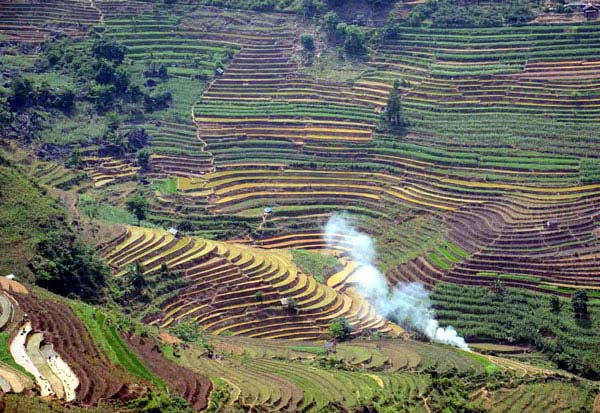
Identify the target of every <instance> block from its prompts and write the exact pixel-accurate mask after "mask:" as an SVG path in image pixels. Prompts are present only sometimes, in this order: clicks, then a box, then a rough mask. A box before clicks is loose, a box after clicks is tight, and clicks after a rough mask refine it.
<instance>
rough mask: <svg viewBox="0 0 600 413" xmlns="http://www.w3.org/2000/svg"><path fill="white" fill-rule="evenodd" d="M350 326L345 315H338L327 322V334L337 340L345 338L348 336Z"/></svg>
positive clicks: (350, 329) (350, 331)
mask: <svg viewBox="0 0 600 413" xmlns="http://www.w3.org/2000/svg"><path fill="white" fill-rule="evenodd" d="M351 333H352V326H351V325H350V322H349V321H348V320H347V319H346V317H339V318H336V319H334V320H332V321H331V322H330V323H329V334H330V335H331V337H333V338H336V339H338V340H345V339H347V338H348V337H350V334H351Z"/></svg>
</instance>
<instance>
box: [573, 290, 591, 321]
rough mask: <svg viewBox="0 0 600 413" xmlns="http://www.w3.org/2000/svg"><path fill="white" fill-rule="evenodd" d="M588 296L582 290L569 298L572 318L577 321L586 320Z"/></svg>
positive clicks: (587, 316)
mask: <svg viewBox="0 0 600 413" xmlns="http://www.w3.org/2000/svg"><path fill="white" fill-rule="evenodd" d="M587 303H588V296H587V293H586V292H585V291H584V290H577V291H575V292H574V293H573V295H572V296H571V305H572V306H573V316H574V317H575V318H576V319H577V320H587V319H588V318H589V313H588V306H587Z"/></svg>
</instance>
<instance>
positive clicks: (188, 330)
mask: <svg viewBox="0 0 600 413" xmlns="http://www.w3.org/2000/svg"><path fill="white" fill-rule="evenodd" d="M201 331H202V329H201V327H200V325H199V324H198V322H197V321H195V320H187V321H183V322H181V323H179V324H177V325H175V326H173V327H171V328H170V329H169V332H170V333H171V334H173V335H174V336H175V337H177V338H180V339H181V340H183V341H187V342H188V343H195V342H196V341H198V340H199V339H200V338H201V337H202V333H201Z"/></svg>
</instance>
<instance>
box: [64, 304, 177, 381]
mask: <svg viewBox="0 0 600 413" xmlns="http://www.w3.org/2000/svg"><path fill="white" fill-rule="evenodd" d="M70 304H71V308H72V309H73V312H74V313H75V314H76V315H77V317H79V318H80V319H81V320H82V321H83V323H84V324H85V325H86V327H87V328H88V330H89V332H90V334H91V335H92V338H93V339H94V342H95V343H96V344H97V345H98V346H99V347H100V348H101V349H102V350H103V351H104V353H105V354H106V355H107V356H108V359H109V360H110V361H111V362H112V363H114V364H118V365H120V366H123V367H124V368H125V369H126V370H128V371H129V372H131V373H132V374H134V375H136V376H138V377H141V378H142V379H144V380H147V381H149V382H152V383H155V384H156V385H157V386H159V387H161V388H166V387H165V384H164V382H163V381H162V380H161V379H159V378H158V377H156V376H155V375H153V374H152V373H151V372H150V371H149V370H148V369H147V368H146V366H145V365H144V364H143V363H142V362H141V361H140V360H139V359H138V358H137V356H136V355H135V354H134V353H133V352H132V351H131V349H129V347H128V346H127V344H126V343H125V342H124V341H123V340H122V339H121V337H120V336H119V333H118V332H117V329H116V327H115V325H114V321H112V320H111V324H110V325H109V324H108V323H107V322H106V321H107V316H106V314H105V313H103V312H101V311H98V310H96V309H95V308H94V307H92V306H89V305H87V304H83V303H80V302H71V303H70Z"/></svg>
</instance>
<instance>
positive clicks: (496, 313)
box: [431, 282, 600, 379]
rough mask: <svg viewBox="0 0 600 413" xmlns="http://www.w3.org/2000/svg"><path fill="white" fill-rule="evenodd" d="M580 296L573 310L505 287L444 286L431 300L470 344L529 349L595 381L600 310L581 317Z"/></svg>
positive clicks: (568, 305) (562, 302)
mask: <svg viewBox="0 0 600 413" xmlns="http://www.w3.org/2000/svg"><path fill="white" fill-rule="evenodd" d="M579 295H581V293H576V294H575V295H574V300H573V305H571V304H572V303H571V302H570V301H567V300H564V299H558V298H556V297H553V298H551V297H549V296H547V295H544V294H538V293H533V292H526V291H523V290H520V289H514V288H506V287H504V286H502V284H501V282H500V283H499V284H498V286H497V287H496V288H494V289H488V288H481V287H465V286H455V285H451V284H445V283H440V284H438V285H437V286H436V287H435V288H434V290H433V294H432V296H431V298H432V300H433V303H434V306H435V308H436V314H437V316H438V317H439V319H440V321H441V322H442V323H445V324H450V325H452V326H454V327H456V329H457V330H458V332H459V333H460V334H463V335H464V336H465V337H466V338H467V340H491V341H494V342H496V341H499V342H505V343H512V344H527V345H530V346H532V347H534V348H536V349H537V350H539V351H541V352H543V353H545V354H546V355H547V357H548V358H549V359H550V360H552V361H553V362H555V363H556V364H557V365H558V366H559V367H560V368H563V369H565V370H569V371H572V372H575V373H578V374H582V375H584V376H586V377H590V378H593V379H597V378H598V377H600V364H599V361H600V354H599V353H598V347H597V346H596V344H595V343H597V342H598V339H599V336H598V326H599V325H600V311H599V310H600V308H599V307H598V302H597V301H594V302H592V303H591V305H590V307H589V317H587V318H586V317H582V316H580V315H579V313H580V312H581V311H582V310H581V307H582V304H583V305H584V306H585V300H584V301H583V303H582V302H581V299H580V298H578V296H579ZM557 300H558V301H557ZM586 307H587V306H586Z"/></svg>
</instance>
